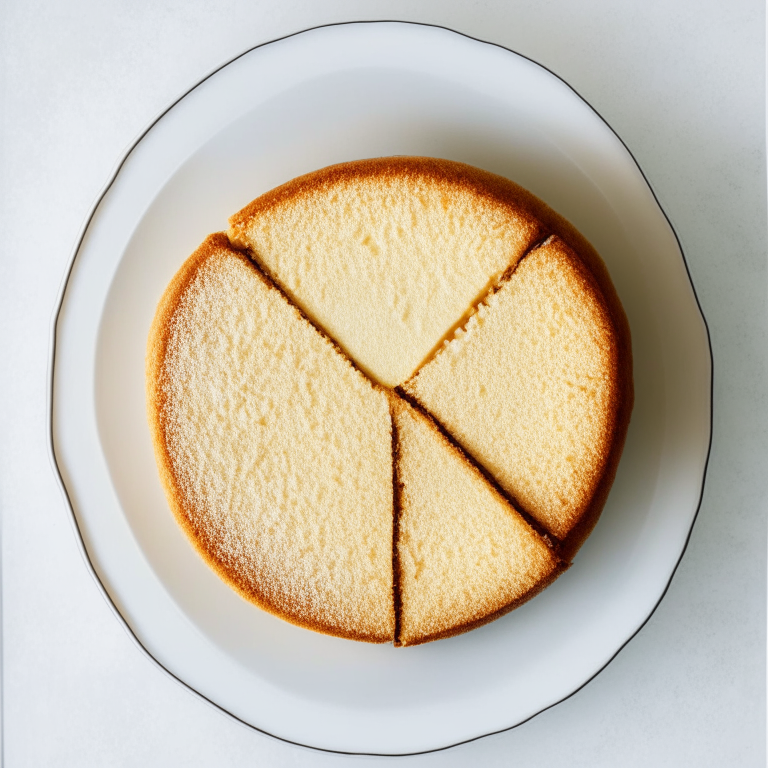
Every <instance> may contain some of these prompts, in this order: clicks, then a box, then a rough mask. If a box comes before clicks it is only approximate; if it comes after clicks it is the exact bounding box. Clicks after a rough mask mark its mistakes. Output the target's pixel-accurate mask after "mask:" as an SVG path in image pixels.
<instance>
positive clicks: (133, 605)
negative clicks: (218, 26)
mask: <svg viewBox="0 0 768 768" xmlns="http://www.w3.org/2000/svg"><path fill="white" fill-rule="evenodd" d="M382 155H430V156H434V157H443V158H449V159H452V160H460V161H463V162H465V163H471V164H472V165H476V166H479V167H481V168H485V169H487V170H489V171H493V172H495V173H498V174H501V175H504V176H507V177H509V178H511V179H513V180H515V181H517V182H518V183H520V184H522V185H523V186H525V187H527V188H528V189H530V190H531V191H533V192H534V193H535V194H536V195H538V196H539V197H541V198H542V199H543V200H545V201H546V202H547V203H549V204H550V205H551V206H552V207H553V208H554V209H555V210H557V211H558V212H560V213H561V214H563V215H564V216H565V217H566V218H568V219H570V221H572V222H573V223H574V224H575V225H576V226H577V227H578V229H580V230H581V231H582V232H583V233H584V234H585V235H586V236H587V237H588V238H589V240H591V241H592V243H593V244H594V245H595V246H596V248H597V250H598V251H599V252H600V253H601V254H602V257H603V259H604V260H605V262H606V264H607V266H608V269H609V271H610V273H611V276H612V278H613V281H614V283H615V285H616V288H617V290H618V293H619V295H620V297H621V300H622V302H623V304H624V307H625V309H626V312H627V315H628V317H629V322H630V326H631V330H632V343H633V350H634V360H635V391H636V403H635V409H634V414H633V417H632V423H631V426H630V429H629V436H628V439H627V444H626V448H625V451H624V457H623V459H622V461H621V465H620V467H619V471H618V475H617V477H616V482H615V484H614V487H613V490H612V491H611V494H610V497H609V499H608V503H607V505H606V507H605V511H604V512H603V515H602V518H601V520H600V522H599V524H598V526H597V527H596V529H595V531H594V533H593V534H592V536H591V537H590V539H589V540H588V541H587V543H586V544H585V546H584V547H583V549H582V550H581V552H580V553H579V555H578V557H577V558H576V561H575V563H574V565H573V567H572V568H571V569H570V570H569V571H568V572H567V573H566V574H565V575H564V576H562V577H561V578H560V579H559V580H558V581H557V582H556V583H555V584H554V585H553V586H552V587H550V588H549V589H547V590H546V591H545V592H544V593H542V594H541V595H540V596H538V597H537V598H536V599H535V600H533V601H531V602H530V603H527V604H526V605H524V606H523V607H521V608H520V609H518V610H516V611H513V612H512V613H511V614H509V615H507V616H505V617H504V618H502V619H500V620H499V621H496V622H494V623H492V624H490V625H488V626H486V627H483V628H481V629H477V630H475V631H473V632H470V633H468V634H466V635H462V636H460V637H456V638H453V639H450V640H442V641H439V642H435V643H431V644H428V645H425V646H419V647H416V648H406V649H402V648H393V647H390V646H374V645H367V644H362V643H354V642H350V641H346V640H340V639H336V638H332V637H325V636H322V635H318V634H315V633H312V632H309V631H306V630H302V629H298V628H296V627H294V626H291V625H289V624H287V623H284V622H282V621H280V620H278V619H275V618H273V617H272V616H269V615H267V614H266V613H263V612H262V611H260V610H258V609H257V608H255V607H254V606H252V605H251V604H249V603H247V602H245V601H244V600H242V599H241V598H240V597H238V596H237V595H236V594H235V593H234V592H232V591H231V590H230V589H229V588H228V587H227V586H226V585H225V584H224V583H222V582H221V581H219V579H218V578H217V577H216V576H215V575H214V573H213V572H212V571H210V570H209V569H208V567H207V566H206V565H205V564H204V563H203V561H202V560H200V559H199V558H198V556H197V555H196V554H195V552H194V551H193V549H192V547H191V546H190V544H189V543H188V542H187V540H186V539H185V538H184V536H183V534H182V532H181V531H180V529H179V528H178V527H177V526H176V523H175V522H174V520H173V517H172V516H171V513H170V511H169V510H168V506H167V504H166V501H165V498H164V496H163V491H162V489H161V486H160V481H159V479H158V474H157V469H156V467H155V461H154V457H153V452H152V444H151V441H150V435H149V429H148V426H147V419H146V416H145V404H144V354H145V347H146V341H147V334H148V331H149V327H150V323H151V321H152V317H153V314H154V311H155V307H156V305H157V302H158V300H159V298H160V296H161V294H162V292H163V290H164V288H165V286H166V285H167V284H168V282H169V280H170V279H171V277H172V276H173V275H174V273H175V272H176V270H177V269H178V268H179V266H180V265H181V264H182V262H183V261H184V260H185V258H186V257H187V256H188V255H189V254H190V253H191V252H192V251H193V250H194V249H195V247H196V246H197V245H198V244H199V243H200V242H201V240H202V239H203V238H204V237H205V236H206V235H207V234H208V233H209V232H214V231H218V230H222V229H225V228H226V226H227V217H228V216H229V215H230V214H231V213H233V212H235V211H237V210H239V209H240V208H241V207H242V206H243V205H244V204H245V203H247V202H249V201H250V200H251V199H252V198H254V197H256V196H257V195H260V194H261V193H262V192H265V191H267V190H269V189H271V188H272V187H274V186H276V185H278V184H280V183H282V182H284V181H287V180H289V179H291V178H293V177H294V176H297V175H299V174H302V173H306V172H308V171H312V170H314V169H317V168H321V167H323V166H326V165H329V164H331V163H338V162H341V161H346V160H353V159H359V158H366V157H376V156H382ZM52 350H53V353H52V354H53V356H54V360H53V365H52V385H51V443H52V451H53V455H54V461H55V464H56V467H57V470H58V472H59V474H60V477H61V480H62V484H63V487H64V489H65V492H66V495H67V497H68V499H69V502H70V506H71V509H72V512H73V518H74V520H75V523H76V529H77V531H78V535H79V537H80V538H81V539H82V543H83V548H84V553H85V554H86V558H87V562H88V563H89V567H91V568H92V570H93V572H94V574H95V576H96V577H97V579H98V581H99V583H100V585H101V586H102V587H103V590H104V592H105V594H106V595H107V597H108V599H109V601H110V602H111V604H112V605H113V606H114V608H115V611H116V614H117V615H118V616H119V617H120V619H121V620H122V621H124V622H125V624H126V625H127V627H128V628H129V629H130V632H131V633H132V635H133V636H134V637H135V638H136V640H137V642H138V643H139V644H140V646H141V647H142V648H143V649H144V650H145V651H146V652H147V653H148V654H149V655H150V657H151V658H152V659H154V660H155V661H156V662H157V663H158V664H159V665H160V666H161V667H162V668H163V669H164V670H165V671H166V672H168V673H170V674H172V675H173V676H175V677H176V678H177V679H179V680H180V681H182V682H183V683H185V684H186V685H187V686H189V688H190V689H192V690H193V691H195V692H196V693H198V694H199V695H201V696H203V697H205V698H206V699H207V700H209V701H210V702H212V703H214V704H215V705H217V706H218V707H220V708H221V709H223V710H225V711H226V712H228V713H230V714H231V715H232V716H234V717H236V718H238V719H239V720H241V721H243V722H244V723H247V724H249V725H251V726H253V727H254V728H257V729H259V730H261V731H265V732H267V733H269V734H272V735H274V736H277V737H279V738H281V739H285V740H288V741H291V742H297V743H299V744H304V745H308V746H312V747H317V748H321V749H326V750H336V751H342V752H361V753H377V754H402V753H412V752H419V751H426V750H431V749H437V748H441V747H445V746H447V745H450V744H455V743H458V742H461V741H465V740H469V739H473V738H476V737H478V736H482V735H484V734H488V733H491V732H495V731H499V730H503V729H506V728H510V727H512V726H515V725H517V724H519V723H521V722H523V721H524V720H526V719H528V718H530V717H532V716H533V715H535V714H536V713H538V712H540V711H542V710H543V709H545V708H547V707H549V706H551V705H553V704H555V703H557V702H558V701H561V700H562V699H563V698H565V697H567V696H569V695H570V694H571V693H573V692H574V691H576V690H577V689H578V688H579V687H581V686H582V685H584V683H585V682H586V681H588V680H589V679H590V678H592V677H593V676H594V675H595V674H596V673H597V672H598V671H599V670H601V669H602V668H603V667H604V666H605V665H606V664H607V663H608V662H609V661H610V659H611V658H612V657H613V656H614V655H615V654H616V653H617V652H618V650H619V649H620V648H621V647H622V646H623V645H624V644H625V643H626V642H627V641H628V640H629V639H630V638H631V637H632V636H633V635H634V634H635V633H636V632H637V630H638V629H639V628H640V627H641V626H642V624H643V623H644V622H645V621H646V620H647V619H648V617H649V616H650V614H651V613H652V612H653V610H654V608H655V606H656V605H657V604H658V602H659V600H660V599H661V597H662V595H663V593H664V591H665V589H666V587H667V585H668V584H669V581H670V579H671V577H672V574H673V572H674V570H675V568H676V566H677V563H678V562H679V559H680V557H681V555H682V552H683V550H684V548H685V545H686V542H687V538H688V536H689V533H690V530H691V526H692V524H693V521H694V518H695V515H696V512H697V509H698V505H699V501H700V496H701V492H702V483H703V477H704V472H705V467H706V461H707V456H708V449H709V441H710V423H711V414H710V407H711V357H710V349H709V344H708V336H707V331H706V326H705V324H704V321H703V318H702V315H701V313H700V310H699V308H698V305H697V302H696V298H695V295H694V292H693V289H692V286H691V283H690V279H689V276H688V273H687V270H686V266H685V262H684V260H683V256H682V253H681V251H680V247H679V245H678V242H677V240H676V237H675V234H674V232H673V230H672V228H671V226H670V225H669V223H668V221H667V219H666V217H665V215H664V213H663V211H662V210H661V209H660V207H659V204H658V203H657V201H656V199H655V197H654V195H653V193H652V191H651V189H650V187H649V185H648V183H647V182H646V180H645V178H644V177H643V175H642V173H641V171H640V170H639V168H638V166H637V164H636V163H635V161H634V160H633V158H632V156H631V154H630V153H629V151H628V150H627V148H626V147H625V146H624V145H623V144H622V142H621V140H620V139H619V138H618V137H617V136H616V134H615V133H613V131H612V130H611V129H610V128H609V127H608V125H606V123H605V122H604V121H603V120H602V119H601V118H600V116H599V115H598V114H597V113H596V112H595V111H594V110H593V109H592V108H591V107H590V106H589V105H588V104H587V103H585V102H584V101H583V100H582V99H581V98H580V97H579V96H578V95H577V94H576V93H575V92H574V91H573V90H572V89H571V88H570V87H569V86H568V85H567V84H565V83H564V82H563V81H562V80H560V79H559V78H558V77H556V76H554V75H553V74H551V73H550V72H548V71H547V70H546V69H544V68H542V67H540V66H538V65H537V64H535V63H533V62H531V61H529V60H528V59H526V58H524V57H522V56H519V55H517V54H515V53H513V52H511V51H508V50H506V49H503V48H500V47H498V46H495V45H490V44H486V43H482V42H479V41H476V40H473V39H470V38H468V37H465V36H462V35H459V34H457V33H455V32H451V31H449V30H446V29H442V28H437V27H430V26H423V25H416V24H403V23H390V22H378V23H362V24H344V25H337V26H329V27H322V28H318V29H313V30H309V31H306V32H302V33H300V34H297V35H294V36H291V37H288V38H284V39H282V40H278V41H275V42H272V43H269V44H267V45H263V46H260V47H258V48H255V49H253V50H251V51H248V52H247V53H245V54H243V55H241V56H239V57H238V58H237V59H235V60H233V61H232V62H230V63H229V64H227V65H226V66H224V67H222V68H220V69H219V70H217V71H216V72H214V73H212V74H211V75H210V76H208V77H206V78H205V79H204V80H203V81H202V82H201V83H199V84H197V85H196V86H194V87H193V88H192V89H191V90H190V91H189V92H188V93H187V94H185V95H184V96H183V97H182V98H180V99H179V100H178V101H177V102H176V103H175V104H173V106H172V107H170V108H169V109H168V110H166V111H165V112H164V113H163V114H162V115H161V116H160V117H159V118H158V119H157V120H156V121H155V122H154V123H153V124H152V125H151V127H150V128H148V129H147V131H146V132H145V133H144V134H143V135H142V136H141V137H140V139H139V140H138V141H137V142H136V143H135V144H134V145H133V147H132V148H131V149H130V151H129V152H128V153H127V155H126V156H125V158H124V159H123V160H122V162H121V163H120V165H119V167H118V170H117V171H116V173H115V175H114V177H113V178H112V179H111V180H110V182H109V184H108V185H107V187H106V189H105V191H104V193H103V195H102V197H101V198H100V200H99V202H98V204H97V205H96V207H95V209H94V211H93V212H92V214H91V216H90V217H89V219H88V222H87V224H86V226H85V228H84V230H83V234H82V238H81V240H80V242H79V243H78V247H77V249H76V251H75V254H74V256H73V260H72V265H71V269H70V272H69V274H68V276H67V279H66V282H65V285H64V288H63V289H62V296H61V305H60V308H59V311H58V314H57V319H56V321H55V326H54V339H53V344H52Z"/></svg>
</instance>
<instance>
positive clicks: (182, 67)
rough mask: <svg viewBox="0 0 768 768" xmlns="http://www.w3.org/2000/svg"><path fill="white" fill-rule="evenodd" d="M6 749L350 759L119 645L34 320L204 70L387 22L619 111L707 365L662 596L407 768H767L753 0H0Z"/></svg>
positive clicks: (51, 761) (0, 470)
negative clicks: (337, 28)
mask: <svg viewBox="0 0 768 768" xmlns="http://www.w3.org/2000/svg"><path fill="white" fill-rule="evenodd" d="M0 13H2V14H3V17H2V21H0V34H2V35H3V39H2V45H1V46H0V56H2V57H3V62H2V76H3V78H4V79H3V81H2V87H3V106H2V128H3V134H2V135H3V139H4V141H3V145H2V167H1V168H0V183H2V193H3V197H2V207H1V209H0V215H1V216H2V227H3V229H2V238H1V239H0V242H2V243H3V250H2V257H1V258H0V328H1V329H2V345H3V348H2V355H3V360H5V361H9V362H7V363H6V364H5V365H3V366H2V367H0V402H2V404H3V405H2V412H1V413H2V422H0V446H1V447H0V451H1V453H0V508H1V509H2V624H3V659H2V660H3V671H2V674H3V731H2V735H3V755H4V764H5V765H7V766H9V767H12V768H17V767H19V766H112V765H119V766H134V765H141V766H176V765H184V766H212V765H215V766H255V765H270V766H305V765H306V766H336V765H344V766H347V765H348V766H356V765H361V766H362V765H370V764H377V763H383V762H385V761H386V760H387V759H386V758H364V757H345V756H338V755H331V754H326V753H319V752H314V751H311V750H307V749H302V748H298V747H294V746H290V745H287V744H284V743H282V742H279V741H277V740H275V739H272V738H270V737H267V736H264V735H261V734H259V733H256V732H254V731H252V730H250V729H249V728H247V727H245V726H243V725H240V724H238V723H236V722H235V721H233V720H231V719H229V718H228V717H227V716H225V715H223V714H221V713H220V712H218V711H216V710H214V709H212V708H211V707H209V706H207V705H206V704H205V703H204V702H202V701H201V700H200V699H198V698H196V697H195V696H193V695H192V694H190V693H189V692H188V691H187V690H185V689H184V688H183V687H181V686H180V685H178V684H177V683H175V682H174V681H173V680H172V679H170V678H169V677H167V676H165V675H164V674H162V673H161V672H159V671H158V670H157V668H156V667H154V666H153V665H152V664H151V663H150V662H149V661H148V660H147V659H146V658H145V657H144V656H142V655H141V653H140V652H139V651H138V650H137V649H136V647H135V645H134V644H133V642H132V641H131V640H130V638H129V637H128V636H127V635H126V633H125V632H124V631H123V629H122V628H121V627H120V625H119V624H118V622H117V621H116V620H115V618H114V617H113V615H112V613H111V612H110V610H109V609H108V607H107V605H106V604H105V602H104V600H103V598H102V597H101V595H100V593H99V591H98V589H97V587H96V585H95V584H94V582H93V581H92V579H91V576H90V575H89V573H88V571H87V569H86V567H85V565H84V563H83V561H82V559H81V556H80V553H79V551H78V547H77V544H76V541H75V535H74V533H73V530H72V526H71V523H70V518H69V515H68V512H67V510H66V507H65V504H64V501H63V499H62V497H61V494H60V492H59V489H58V486H57V484H56V482H55V480H54V476H53V473H52V470H51V465H50V462H49V458H48V453H47V442H46V428H47V425H46V413H45V396H46V384H47V379H46V372H47V365H48V344H49V329H50V322H51V312H52V309H53V304H54V300H55V298H56V294H57V291H58V288H59V284H60V282H61V278H62V276H63V273H64V270H65V267H66V265H67V263H68V260H69V257H70V252H71V248H72V246H73V243H74V239H75V237H76V234H77V231H78V229H79V227H80V225H81V223H82V221H83V219H84V217H85V216H86V214H87V213H88V211H89V208H90V205H91V203H92V202H93V200H94V198H95V196H96V194H97V193H98V191H99V190H100V189H101V187H102V185H103V184H104V182H105V181H106V180H107V178H108V176H109V174H110V171H111V169H112V167H113V165H114V163H115V162H116V160H117V159H118V157H119V156H120V155H121V153H122V151H123V149H124V148H125V147H126V146H127V145H128V144H129V143H130V142H131V141H132V139H133V138H134V136H135V135H136V134H138V133H139V132H140V130H141V129H142V128H143V127H144V126H145V125H146V124H147V123H148V122H149V121H150V120H151V119H152V118H153V117H154V116H155V115H156V114H157V113H158V112H159V111H160V110H161V109H163V108H164V107H165V106H166V105H167V104H168V103H169V102H170V101H171V100H173V99H174V98H175V97H176V96H178V95H179V94H180V93H181V92H183V91H184V90H186V89H187V88H188V87H189V86H190V85H191V84H193V83H194V82H195V81H197V80H198V79H199V78H200V77H201V76H202V75H204V74H205V73H206V72H208V71H209V70H211V69H212V68H214V67H215V66H217V65H219V64H221V63H222V62H224V61H226V60H228V59H229V58H231V57H232V56H233V55H235V54H236V53H239V52H240V51H242V50H244V49H246V48H249V47H251V46H253V45H255V44H257V43H259V42H263V41H267V40H270V39H273V38H276V37H279V36H281V35H285V34H287V33H290V32H294V31H298V30H300V29H304V28H307V27H310V26H314V25H317V24H322V23H328V22H334V21H348V20H361V19H377V18H390V19H404V20H413V21H423V22H429V23H435V24H441V25H444V26H447V27H451V28H453V29H456V30H459V31H462V32H465V33H467V34H470V35H473V36H475V37H478V38H480V39H484V40H489V41H492V42H496V43H500V44H502V45H505V46H507V47H510V48H512V49H514V50H516V51H518V52H520V53H523V54H525V55H526V56H529V57H531V58H533V59H534V60H536V61H538V62H540V63H542V64H544V65H545V66H547V67H548V68H550V69H552V70H553V71H554V72H556V73H557V74H559V75H560V76H562V77H563V78H564V79H565V80H567V81H568V82H569V83H570V84H571V85H572V86H573V87H575V88H576V90H577V91H579V93H581V94H582V95H583V96H584V97H585V98H586V99H587V100H588V101H589V102H590V103H591V104H592V105H593V106H594V107H595V108H596V109H597V110H598V111H599V112H600V113H601V114H602V115H603V117H604V118H605V119H606V120H607V121H608V122H609V123H610V124H611V125H612V126H613V128H614V129H615V130H616V131H617V132H618V133H619V135H620V136H621V137H622V138H623V139H624V141H625V142H626V143H627V145H628V146H629V148H630V149H631V151H632V152H633V153H634V155H635V157H636V158H637V160H638V162H639V163H640V166H641V167H642V169H643V170H644V171H645V173H646V175H647V177H648V179H649V180H650V182H651V185H652V186H653V188H654V190H655V192H656V194H657V195H658V197H659V199H660V201H661V203H662V205H663V207H664V208H665V210H666V212H667V214H668V215H669V217H670V219H671V221H672V223H673V225H674V226H675V228H676V230H677V233H678V236H679V237H680V240H681V242H682V245H683V249H684V251H685V254H686V256H687V259H688V264H689V268H690V270H691V274H692V276H693V280H694V284H695V286H696V290H697V292H698V295H699V299H700V301H701V304H702V307H703V309H704V313H705V315H706V317H707V320H708V322H709V327H710V332H711V334H712V341H713V346H714V354H715V406H714V430H715V431H714V435H715V436H714V444H713V449H712V455H711V460H710V468H709V474H708V478H707V483H706V489H705V495H704V501H703V504H702V508H701V511H700V513H699V517H698V520H697V522H696V525H695V527H694V530H693V535H692V537H691V541H690V544H689V547H688V550H687V552H686V554H685V557H684V558H683V561H682V563H681V565H680V567H679V569H678V571H677V573H676V575H675V577H674V579H673V581H672V584H671V586H670V588H669V591H668V593H667V595H666V597H665V598H664V600H663V602H662V603H661V606H660V607H659V608H658V609H657V611H656V613H655V614H654V615H653V617H652V618H651V620H650V621H649V622H648V624H647V625H646V626H645V627H644V629H643V630H642V631H641V632H640V633H639V635H638V636H637V637H635V638H634V640H632V642H631V643H630V644H629V645H628V646H627V647H626V648H625V649H624V650H623V651H622V652H621V653H620V654H619V656H618V657H617V658H616V659H615V660H614V661H613V662H612V663H611V664H610V665H609V667H608V668H607V669H606V670H604V671H603V672H602V673H601V674H600V675H599V676H598V677H597V678H596V679H595V680H593V681H592V682H591V683H589V684H588V685H587V686H586V687H585V688H584V689H582V690H581V691H580V692H579V693H577V694H576V695H575V696H573V697H571V698H570V699H568V700H567V701H566V702H564V703H562V704H560V705H558V706H556V707H554V708H553V709H550V710H548V711H546V712H544V713H543V714H541V715H539V716H538V717H536V718H534V719H533V720H532V721H530V722H528V723H525V724H523V725H522V726H520V727H518V728H516V729H513V730H512V731H508V732H505V733H503V734H499V735H496V736H492V737H488V738H485V739H481V740H479V741H476V742H473V743H471V744H467V745H464V746H461V747H456V748H453V749H451V750H448V751H445V752H440V753H433V754H429V755H422V756H416V757H409V758H395V759H390V760H396V761H398V762H399V763H400V764H403V765H424V766H433V765H440V766H443V765H446V766H464V765H469V764H478V765H483V766H502V765H503V766H508V765H521V766H582V765H583V766H591V767H593V768H598V767H599V766H611V767H613V766H694V765H695V766H739V767H747V766H749V767H751V766H762V765H765V724H766V709H765V691H766V664H765V645H766V643H765V641H766V508H767V507H768V501H766V499H767V498H768V472H767V471H766V456H767V455H768V451H767V450H766V449H767V447H768V418H767V417H768V400H767V398H766V391H765V381H766V372H767V371H766V349H767V348H768V347H767V345H766V341H767V339H766V311H765V310H766V287H767V285H768V283H767V282H766V276H767V275H766V272H767V271H768V270H767V269H766V267H767V263H766V244H767V240H768V238H767V236H766V170H765V29H766V23H765V8H764V5H763V3H761V2H760V0H736V1H734V0H729V2H727V3H726V2H722V0H706V1H705V2H702V1H701V0H697V1H696V2H694V1H693V0H677V1H676V2H671V1H669V0H667V1H663V0H632V1H631V2H630V1H625V2H619V3H616V2H615V0H582V1H581V2H574V1H573V0H549V1H548V2H541V0H517V1H516V2H504V1H503V0H499V1H496V2H459V1H458V0H453V1H450V2H449V1H448V0H430V1H427V0H422V1H420V2H413V1H411V2H408V1H407V0H397V1H396V2H383V1H381V0H377V1H374V0H369V1H367V2H353V1H352V0H326V2H323V3H317V2H312V0H221V2H218V3H213V2H202V1H201V0H185V1H184V2H181V1H180V0H155V1H154V2H149V0H142V1H141V2H132V3H131V2H103V1H102V2H97V1H96V0H70V1H69V2H66V3H61V2H55V1H54V0H6V2H5V3H4V4H2V10H1V11H0Z"/></svg>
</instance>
